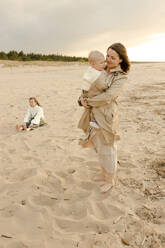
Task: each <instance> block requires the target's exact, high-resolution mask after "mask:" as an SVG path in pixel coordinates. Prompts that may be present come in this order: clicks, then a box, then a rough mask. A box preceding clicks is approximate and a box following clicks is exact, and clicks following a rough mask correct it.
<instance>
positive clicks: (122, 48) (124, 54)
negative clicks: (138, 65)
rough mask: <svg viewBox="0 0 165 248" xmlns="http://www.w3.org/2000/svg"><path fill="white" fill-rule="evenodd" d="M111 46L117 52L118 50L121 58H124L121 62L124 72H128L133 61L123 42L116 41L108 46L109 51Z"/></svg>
mask: <svg viewBox="0 0 165 248" xmlns="http://www.w3.org/2000/svg"><path fill="white" fill-rule="evenodd" d="M110 48H111V49H113V50H114V51H115V52H117V54H118V55H119V58H120V59H122V62H121V63H120V66H121V69H122V70H123V71H124V72H128V71H129V69H130V66H131V63H130V61H129V58H128V55H127V50H126V48H125V46H124V45H123V44H121V43H114V44H112V45H111V46H109V47H108V49H107V51H108V50H109V49H110Z"/></svg>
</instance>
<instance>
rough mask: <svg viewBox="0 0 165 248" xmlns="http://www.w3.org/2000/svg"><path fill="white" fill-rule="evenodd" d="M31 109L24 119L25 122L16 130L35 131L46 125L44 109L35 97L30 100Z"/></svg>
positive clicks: (17, 126)
mask: <svg viewBox="0 0 165 248" xmlns="http://www.w3.org/2000/svg"><path fill="white" fill-rule="evenodd" d="M29 105H30V107H29V108H28V110H27V113H26V115H25V117H24V122H23V124H22V125H20V126H19V125H16V130H17V131H19V130H26V131H29V130H33V128H36V127H39V126H42V125H44V124H45V117H44V112H43V108H42V107H41V104H40V103H39V102H38V100H37V99H36V98H35V97H30V98H29Z"/></svg>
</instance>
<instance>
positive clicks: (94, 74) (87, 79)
mask: <svg viewBox="0 0 165 248" xmlns="http://www.w3.org/2000/svg"><path fill="white" fill-rule="evenodd" d="M100 74H101V71H98V70H96V69H95V68H93V67H91V66H89V67H88V69H87V71H86V72H85V73H84V76H83V84H82V87H81V89H82V90H86V91H88V90H89V88H90V86H91V84H92V83H93V82H94V81H96V79H97V78H98V77H99V76H100Z"/></svg>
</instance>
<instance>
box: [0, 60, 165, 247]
mask: <svg viewBox="0 0 165 248" xmlns="http://www.w3.org/2000/svg"><path fill="white" fill-rule="evenodd" d="M87 66H88V65H87V64H83V63H82V64H80V63H70V64H69V63H62V62H61V63H60V62H58V63H55V62H50V63H49V62H26V63H23V62H12V61H0V75H1V77H0V87H1V91H0V112H1V122H0V248H76V247H78V248H123V247H131V248H165V63H137V64H133V65H132V68H131V71H130V74H129V82H128V83H127V85H126V86H125V90H124V92H123V94H122V96H121V97H120V99H119V110H120V135H121V140H120V141H119V143H118V179H117V185H116V187H114V188H113V189H112V190H111V191H109V192H108V193H106V194H101V193H100V185H101V182H100V183H98V182H97V183H96V182H94V181H93V180H92V177H93V176H95V175H98V174H99V172H100V167H99V164H98V159H97V155H96V154H95V152H94V151H92V150H90V149H82V148H81V147H80V146H79V145H78V142H79V139H80V138H81V137H82V136H83V133H82V131H81V130H79V129H78V128H77V123H78V121H79V118H80V116H81V114H82V111H83V109H82V108H80V107H79V106H78V104H77V99H78V97H79V95H80V86H81V83H82V75H83V73H84V72H85V70H86V69H87ZM30 96H35V97H37V99H38V100H39V102H41V104H42V105H43V108H44V112H45V117H46V122H47V125H46V126H44V127H40V128H38V129H36V130H34V131H30V132H17V131H16V130H15V125H16V124H18V123H19V124H21V123H22V121H23V118H24V115H25V113H26V109H27V107H28V98H29V97H30Z"/></svg>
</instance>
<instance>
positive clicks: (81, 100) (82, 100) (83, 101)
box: [80, 98, 89, 109]
mask: <svg viewBox="0 0 165 248" xmlns="http://www.w3.org/2000/svg"><path fill="white" fill-rule="evenodd" d="M80 102H81V104H82V106H83V107H84V108H87V109H88V108H89V106H88V105H87V103H86V101H85V99H84V98H80Z"/></svg>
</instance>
